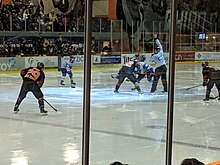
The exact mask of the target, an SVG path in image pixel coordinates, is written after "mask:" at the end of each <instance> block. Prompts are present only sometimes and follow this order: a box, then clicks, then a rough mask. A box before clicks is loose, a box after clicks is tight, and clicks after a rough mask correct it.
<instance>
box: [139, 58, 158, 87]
mask: <svg viewBox="0 0 220 165" xmlns="http://www.w3.org/2000/svg"><path fill="white" fill-rule="evenodd" d="M137 70H138V77H137V82H138V83H140V81H141V80H142V79H144V78H147V81H148V82H149V83H153V76H154V69H153V67H152V66H151V65H149V64H147V63H145V62H139V63H138V67H137Z"/></svg>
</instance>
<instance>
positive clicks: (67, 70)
mask: <svg viewBox="0 0 220 165" xmlns="http://www.w3.org/2000/svg"><path fill="white" fill-rule="evenodd" d="M74 60H75V58H74V57H73V56H70V58H69V60H67V61H64V62H63V63H62V66H61V72H62V78H61V81H60V85H62V86H63V85H65V83H64V81H65V78H66V74H68V75H69V78H70V84H71V87H72V88H75V85H76V83H75V82H73V73H72V70H71V69H72V67H73V63H74Z"/></svg>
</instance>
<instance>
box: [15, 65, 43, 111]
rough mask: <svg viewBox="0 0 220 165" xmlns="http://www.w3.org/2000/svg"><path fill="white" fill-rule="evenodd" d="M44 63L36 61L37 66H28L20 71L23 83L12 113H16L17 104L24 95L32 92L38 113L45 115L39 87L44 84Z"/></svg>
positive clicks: (17, 109)
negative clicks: (37, 105)
mask: <svg viewBox="0 0 220 165" xmlns="http://www.w3.org/2000/svg"><path fill="white" fill-rule="evenodd" d="M43 69H44V64H43V63H42V62H38V63H37V67H36V68H35V67H29V68H25V69H23V70H21V71H20V75H21V77H22V78H23V84H22V86H21V90H20V93H19V96H18V98H17V101H16V103H15V107H14V113H18V111H19V105H20V104H21V102H22V100H23V99H24V98H25V97H26V95H27V93H28V92H32V93H33V94H34V96H35V97H36V98H37V99H38V104H39V108H40V113H41V114H42V115H47V111H45V110H44V95H43V93H42V91H41V87H42V86H43V84H44V79H45V74H44V72H43Z"/></svg>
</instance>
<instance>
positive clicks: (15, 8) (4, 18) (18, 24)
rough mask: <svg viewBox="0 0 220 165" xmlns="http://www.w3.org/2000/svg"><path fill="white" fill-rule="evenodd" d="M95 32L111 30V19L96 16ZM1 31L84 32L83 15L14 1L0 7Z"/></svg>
mask: <svg viewBox="0 0 220 165" xmlns="http://www.w3.org/2000/svg"><path fill="white" fill-rule="evenodd" d="M92 22H93V26H92V30H93V32H99V31H100V30H101V31H102V32H109V31H110V20H108V19H102V21H101V22H102V24H101V25H100V19H99V18H94V20H93V21H92ZM0 31H51V32H83V31H84V20H83V17H81V16H79V15H76V14H75V13H74V11H73V10H71V11H70V12H68V13H55V11H54V10H51V12H49V13H44V10H43V7H42V6H41V5H40V4H39V5H34V4H33V3H32V2H29V3H28V4H25V3H24V2H23V1H21V0H20V1H12V2H11V4H9V5H3V6H2V8H1V9H0Z"/></svg>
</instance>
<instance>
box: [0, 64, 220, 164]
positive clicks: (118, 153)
mask: <svg viewBox="0 0 220 165" xmlns="http://www.w3.org/2000/svg"><path fill="white" fill-rule="evenodd" d="M73 72H74V81H75V82H76V83H77V85H76V88H70V87H69V78H68V77H67V78H66V81H65V82H66V86H65V87H60V86H59V85H58V83H59V80H60V76H61V75H60V73H59V72H46V81H45V84H44V86H43V88H42V90H43V93H44V95H45V99H46V100H47V101H48V102H49V103H50V104H51V105H53V106H54V107H55V108H57V109H58V111H59V112H58V113H57V112H55V111H54V110H53V109H51V108H50V106H48V105H47V104H46V103H45V109H46V110H48V111H49V115H48V116H40V113H39V109H38V103H37V100H36V99H35V98H34V96H33V95H32V94H31V93H29V94H28V95H27V97H26V98H25V100H24V101H23V102H22V104H21V106H20V112H19V113H18V114H13V113H12V111H13V107H14V104H15V101H16V99H17V96H18V93H19V89H20V85H21V81H22V80H21V78H20V76H19V75H18V74H8V75H5V74H0V86H1V88H0V98H1V99H0V104H1V108H0V109H1V111H0V124H1V126H0V146H1V147H0V164H1V165H8V164H10V165H76V164H77V165H78V164H81V163H82V160H81V159H82V121H83V93H84V91H83V80H84V77H83V71H79V70H77V71H74V70H73ZM116 73H117V69H98V70H97V69H95V70H93V71H92V81H91V87H92V88H91V108H90V118H91V122H90V123H91V125H90V128H91V131H90V139H91V141H90V158H89V160H90V165H108V164H110V163H111V162H113V161H115V160H120V161H121V162H124V163H128V164H129V165H147V164H150V165H164V164H165V155H166V128H167V126H166V124H167V119H166V117H167V103H168V94H167V93H162V92H161V91H162V85H161V82H159V84H158V90H157V92H156V93H154V94H150V93H149V91H150V84H149V83H148V82H147V81H142V82H141V88H142V91H144V94H143V95H141V96H139V95H138V93H137V91H131V88H132V84H131V83H130V82H127V81H125V82H124V84H122V86H121V88H120V90H119V92H120V93H119V94H114V93H113V90H114V86H115V83H116V79H112V78H111V77H110V75H111V74H116ZM201 82H202V77H201V68H200V66H199V65H183V64H180V65H177V66H176V74H175V93H174V94H175V95H174V96H175V97H174V98H175V100H174V101H175V103H174V128H173V131H174V132H173V165H177V164H180V162H181V160H183V159H184V158H186V157H196V158H198V159H199V160H201V161H203V162H206V163H207V162H214V161H217V160H219V159H220V157H219V156H220V140H219V139H220V132H219V128H220V120H219V117H220V108H219V106H220V102H219V101H218V100H210V101H209V102H208V103H206V102H203V101H202V99H203V98H204V95H205V88H204V87H198V88H194V89H191V90H186V88H188V87H191V86H194V85H196V84H200V83H201ZM212 95H213V96H216V95H217V90H216V88H215V87H214V88H213V91H212Z"/></svg>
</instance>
